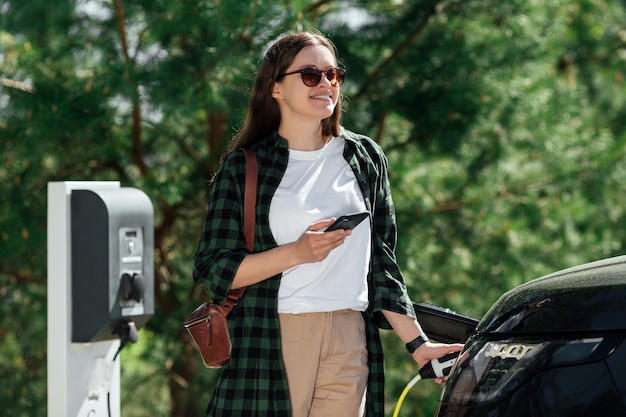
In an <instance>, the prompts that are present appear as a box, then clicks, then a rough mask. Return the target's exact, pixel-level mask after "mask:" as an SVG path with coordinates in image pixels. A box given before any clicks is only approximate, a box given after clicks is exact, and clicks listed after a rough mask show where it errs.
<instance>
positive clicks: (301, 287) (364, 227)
mask: <svg viewBox="0 0 626 417" xmlns="http://www.w3.org/2000/svg"><path fill="white" fill-rule="evenodd" d="M344 143H345V140H344V138H343V137H341V136H339V137H334V138H332V139H331V140H330V141H329V142H328V143H327V144H326V146H324V147H323V148H322V149H319V150H316V151H296V150H292V149H290V150H289V162H288V165H287V170H286V171H285V174H284V176H283V178H282V180H281V183H280V185H279V186H278V189H277V190H276V193H275V195H274V197H273V199H272V202H271V205H270V215H269V220H270V227H271V229H272V233H273V235H274V238H275V239H276V242H277V243H278V244H279V245H283V244H286V243H291V242H294V241H296V240H297V239H298V238H299V237H300V235H301V234H302V233H303V232H304V231H305V230H306V229H307V228H308V227H309V225H310V224H311V223H314V222H316V221H319V220H324V219H328V218H330V217H337V218H338V217H339V216H341V215H343V214H349V213H355V212H360V211H365V210H366V207H365V202H364V199H363V194H362V192H361V189H360V188H359V185H358V183H357V181H356V178H355V176H354V173H353V172H352V168H351V167H350V166H349V165H348V163H347V162H346V161H345V159H344V158H343V148H344ZM370 245H371V240H370V220H369V218H368V219H366V220H364V221H363V222H361V223H360V224H359V225H358V226H357V227H356V228H354V230H353V231H352V235H351V236H349V237H348V238H347V239H346V241H345V243H344V244H343V245H341V246H339V247H338V248H336V249H334V250H333V251H331V252H330V254H329V255H328V257H327V258H326V259H324V260H323V261H322V262H316V263H307V264H302V265H298V266H296V267H294V268H291V269H288V270H287V271H284V272H283V276H282V280H281V283H280V288H279V291H278V312H279V313H311V312H326V311H336V310H342V309H353V310H357V311H365V309H366V308H367V305H368V294H367V273H368V268H369V260H370Z"/></svg>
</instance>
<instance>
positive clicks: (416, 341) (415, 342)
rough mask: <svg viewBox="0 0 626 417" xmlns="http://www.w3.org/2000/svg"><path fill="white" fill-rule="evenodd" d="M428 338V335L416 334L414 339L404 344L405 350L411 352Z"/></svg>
mask: <svg viewBox="0 0 626 417" xmlns="http://www.w3.org/2000/svg"><path fill="white" fill-rule="evenodd" d="M428 340H429V339H428V336H426V335H425V334H423V333H422V334H421V335H419V336H417V337H416V338H415V339H413V340H411V341H410V342H409V343H407V344H406V350H407V352H409V353H410V354H413V352H415V351H416V350H417V349H418V348H419V347H420V346H422V345H423V344H424V343H426V342H428Z"/></svg>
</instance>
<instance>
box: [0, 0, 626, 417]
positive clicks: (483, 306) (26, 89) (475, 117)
mask: <svg viewBox="0 0 626 417" xmlns="http://www.w3.org/2000/svg"><path fill="white" fill-rule="evenodd" d="M625 17H626V16H625V11H624V6H623V4H621V3H619V2H609V1H606V0H584V1H577V2H575V1H557V0H548V1H538V0H531V1H528V0H525V1H522V0H512V1H509V2H506V3H505V4H504V3H502V2H500V1H495V0H488V1H484V0H483V1H477V0H456V1H455V0H449V1H434V0H415V1H402V0H400V1H398V0H381V1H377V2H375V3H373V4H372V2H370V1H366V0H348V1H341V2H340V1H336V0H321V1H318V2H315V3H311V2H306V1H300V0H291V1H289V0H282V1H269V0H248V1H237V2H234V1H215V0H194V1H190V0H172V1H163V0H158V1H151V0H150V1H149V0H126V1H121V0H106V1H105V0H74V1H69V0H58V1H56V2H55V4H54V7H50V4H49V2H44V1H42V0H30V1H28V2H24V1H23V0H0V83H1V84H0V85H1V87H0V155H2V161H3V163H2V164H0V195H2V210H1V211H0V249H1V251H0V259H1V262H0V297H1V299H2V303H0V313H1V314H0V392H1V393H3V394H2V395H0V407H1V408H2V409H3V410H6V412H5V414H7V415H10V416H27V415H28V416H30V415H34V414H37V415H40V414H44V413H45V412H46V360H47V358H46V346H45V343H46V342H45V341H46V338H45V334H46V329H45V327H46V278H45V277H46V255H45V253H46V198H47V196H46V184H47V183H48V182H50V181H73V180H89V181H91V180H104V181H107V180H116V181H121V182H122V185H123V186H128V187H137V188H140V189H142V190H144V191H145V192H146V193H147V194H148V195H149V196H150V198H151V199H152V201H153V204H154V206H155V211H156V219H155V220H156V221H155V228H156V231H155V232H156V233H155V236H156V239H155V262H156V265H155V271H156V280H157V286H156V288H155V292H156V300H157V309H156V314H155V316H154V317H153V319H152V320H151V321H150V322H149V324H148V326H147V327H146V328H145V329H143V330H142V331H141V332H140V341H139V343H138V344H136V345H132V346H130V347H129V348H127V349H126V350H124V351H123V352H122V355H121V360H122V410H123V415H125V416H127V417H132V416H145V415H152V416H192V415H201V413H202V410H203V409H204V406H205V404H206V402H207V401H208V398H209V396H210V392H211V390H212V386H213V384H214V382H215V379H216V377H217V374H218V373H217V372H216V371H209V370H206V369H204V368H202V366H201V363H200V360H199V357H198V355H197V353H196V352H195V351H194V350H193V346H191V344H190V343H189V338H188V337H187V335H186V334H185V333H184V329H183V328H182V326H181V322H182V320H183V319H184V317H185V315H186V313H188V312H189V311H190V310H191V309H192V308H193V307H195V305H196V304H198V303H199V302H200V301H202V300H203V299H204V294H203V291H202V289H200V288H195V287H194V286H193V283H192V279H191V259H192V257H193V251H194V250H195V245H196V242H197V238H198V233H199V231H200V227H201V224H202V221H203V220H204V213H205V206H206V200H207V191H208V190H207V184H206V180H207V179H208V178H209V177H210V175H211V173H212V172H214V171H215V169H216V168H217V166H218V163H219V158H220V156H221V154H222V152H223V149H224V147H225V145H226V143H227V142H228V140H229V139H230V138H231V136H232V135H233V133H234V132H235V131H236V130H237V129H238V128H239V126H240V125H241V123H242V120H243V117H244V115H245V110H246V105H247V96H248V92H249V88H250V84H251V81H252V78H253V76H254V71H255V69H256V67H257V65H258V61H259V59H261V56H262V52H263V48H264V47H266V46H267V45H268V43H270V42H271V41H272V40H273V39H275V38H276V37H277V36H279V35H280V34H281V33H283V32H285V31H288V30H294V29H301V28H307V27H316V28H319V29H320V30H321V31H322V32H324V33H326V34H328V35H329V36H330V37H331V38H332V39H333V41H334V42H335V43H336V45H337V46H338V49H339V52H340V60H341V63H342V65H344V66H345V67H346V68H347V69H348V79H347V81H346V83H345V84H344V88H343V91H344V94H345V95H346V98H347V100H346V101H347V112H346V113H345V120H344V125H345V126H346V127H347V128H349V129H351V130H355V131H358V132H362V133H365V134H368V135H370V136H372V137H373V138H375V139H376V140H377V141H379V142H380V144H381V145H382V146H383V147H384V148H385V150H386V152H387V155H388V157H389V161H390V174H391V181H392V186H393V191H394V197H395V201H396V206H397V214H398V220H399V250H398V259H399V261H400V263H401V265H402V268H403V270H404V272H405V276H406V278H407V281H408V285H409V287H410V292H411V295H412V297H413V298H414V299H415V300H416V301H426V302H431V303H434V304H438V305H443V306H446V307H449V308H452V309H454V310H456V311H458V312H460V313H463V314H467V315H473V316H475V317H481V316H482V315H483V314H484V313H485V312H486V311H487V309H488V308H489V306H490V305H491V304H492V303H493V302H494V301H495V300H496V299H497V298H498V297H499V296H500V295H501V294H502V293H503V292H505V291H507V290H508V289H511V288H513V287H514V286H516V285H518V284H520V283H522V282H525V281H528V280H530V279H533V278H535V277H538V276H540V275H543V274H545V273H548V272H551V271H553V270H556V269H560V268H563V267H568V266H572V265H575V264H578V263H582V262H586V261H590V260H594V259H599V258H603V257H608V256H613V255H617V254H621V253H623V252H624V245H625V244H626V231H624V230H623V228H621V227H619V226H620V225H621V224H622V220H624V219H625V218H626V212H625V209H624V208H623V204H621V202H622V201H623V200H624V194H625V191H624V189H623V186H622V184H623V182H624V180H625V177H626V171H625V170H626V168H625V167H624V163H623V157H624V145H625V144H626V114H625V112H626V105H625V104H626V103H625V100H626V91H625V90H626V86H625V84H624V71H623V68H624V56H626V35H625V34H626V27H624V22H625V21H626V19H625ZM383 338H384V343H385V347H386V351H387V380H388V385H387V401H388V403H387V407H386V408H387V410H388V414H389V415H391V412H392V411H393V407H394V405H395V401H396V400H397V398H398V396H399V395H400V393H401V391H402V389H403V387H404V385H405V384H406V383H407V382H408V381H409V380H410V379H411V378H412V377H413V376H414V375H415V373H416V371H417V367H416V366H415V364H413V363H411V361H410V360H409V358H407V355H406V354H405V352H403V347H402V345H401V343H399V341H398V339H397V337H396V336H395V335H394V334H393V333H388V332H386V333H384V334H383ZM130 387H132V388H130ZM438 390H439V389H438V387H437V386H435V385H434V384H432V383H431V382H420V383H419V384H418V385H417V386H416V387H415V388H413V390H412V391H411V392H410V394H409V396H408V397H407V399H406V400H405V403H404V405H403V408H402V412H401V413H400V415H401V416H409V415H411V416H415V415H422V416H429V415H432V414H433V412H434V408H435V406H436V398H437V393H438ZM131 399H132V400H133V401H131Z"/></svg>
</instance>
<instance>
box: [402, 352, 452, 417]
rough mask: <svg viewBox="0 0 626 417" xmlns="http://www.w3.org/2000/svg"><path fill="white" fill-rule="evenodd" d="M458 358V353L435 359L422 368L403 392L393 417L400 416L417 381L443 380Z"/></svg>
mask: <svg viewBox="0 0 626 417" xmlns="http://www.w3.org/2000/svg"><path fill="white" fill-rule="evenodd" d="M457 356H459V353H458V352H453V353H448V354H447V355H445V356H442V357H441V358H439V359H433V360H432V361H430V362H428V363H427V364H426V365H424V366H422V367H421V368H420V370H419V372H418V374H417V375H415V377H414V378H413V379H412V380H411V381H409V383H408V384H406V387H404V390H402V394H400V398H398V402H397V403H396V408H395V409H394V410H393V417H398V414H400V407H402V403H403V402H404V399H405V398H406V396H407V394H408V393H409V391H410V390H411V388H413V386H414V385H415V384H417V381H419V380H421V379H433V378H441V377H442V376H446V375H448V374H449V373H450V370H451V369H452V365H454V362H455V361H456V358H457Z"/></svg>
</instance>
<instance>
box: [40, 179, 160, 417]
mask: <svg viewBox="0 0 626 417" xmlns="http://www.w3.org/2000/svg"><path fill="white" fill-rule="evenodd" d="M153 216H154V214H153V208H152V204H151V203H150V200H149V199H148V197H147V196H146V195H145V194H144V193H143V192H141V191H139V190H136V189H130V188H122V187H120V183H119V182H118V181H106V182H91V181H90V182H82V181H72V182H51V183H48V245H47V246H48V335H47V341H48V365H47V366H48V417H58V416H64V417H65V416H67V417H119V416H120V410H121V407H120V362H119V361H116V360H115V359H116V358H117V355H118V354H119V351H120V349H121V348H122V347H123V346H124V345H125V344H126V343H128V342H134V341H136V338H137V328H138V326H141V325H143V324H145V323H146V322H147V321H148V319H149V317H150V316H151V315H152V314H154V291H153V288H154V269H153V268H154V267H153V263H154V259H153V247H154V226H153Z"/></svg>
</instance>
